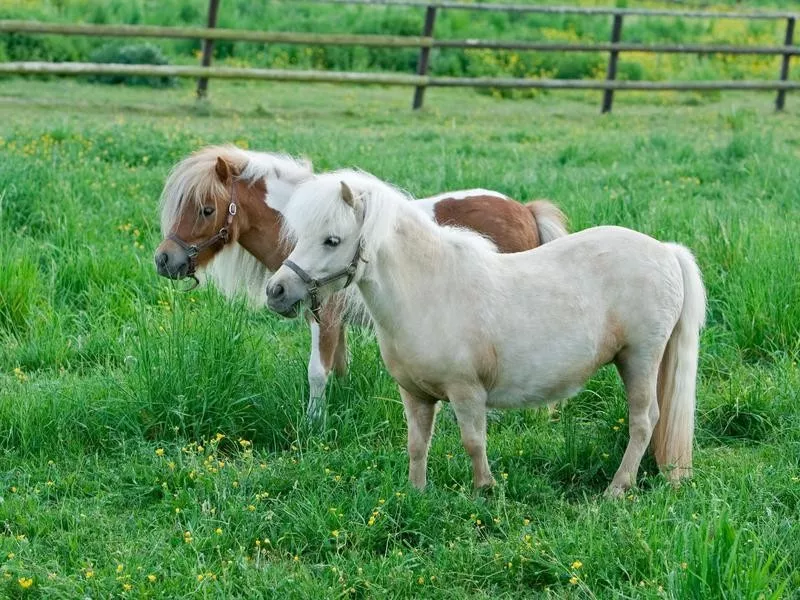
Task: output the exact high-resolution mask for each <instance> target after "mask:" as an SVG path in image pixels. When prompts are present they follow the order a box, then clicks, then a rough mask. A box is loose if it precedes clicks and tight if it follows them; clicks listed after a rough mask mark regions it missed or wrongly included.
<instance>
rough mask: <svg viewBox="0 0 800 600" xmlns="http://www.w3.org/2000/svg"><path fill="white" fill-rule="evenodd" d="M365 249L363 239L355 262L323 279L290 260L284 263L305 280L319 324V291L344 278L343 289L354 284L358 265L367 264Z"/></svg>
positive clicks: (313, 313)
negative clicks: (316, 277)
mask: <svg viewBox="0 0 800 600" xmlns="http://www.w3.org/2000/svg"><path fill="white" fill-rule="evenodd" d="M363 249H364V241H363V240H362V239H359V240H358V246H357V247H356V252H355V254H354V255H353V260H351V261H350V264H349V265H347V266H346V267H345V268H344V269H342V270H341V271H337V272H336V273H333V274H332V275H328V276H327V277H323V278H322V279H314V278H313V277H311V275H309V274H308V273H306V272H305V271H304V270H303V269H302V268H301V267H300V266H298V265H297V264H296V263H294V262H293V261H291V260H289V259H288V258H287V259H286V260H285V261H283V264H284V265H286V266H287V267H289V268H290V269H291V270H292V271H294V272H295V273H297V276H298V277H300V279H302V280H303V283H305V284H306V288H307V289H308V297H309V298H310V299H311V309H310V310H311V315H312V316H313V317H314V320H315V321H316V322H317V323H319V309H320V303H319V295H318V292H319V289H320V288H322V287H324V286H326V285H328V284H329V283H331V282H334V281H336V280H338V279H341V278H342V277H347V281H345V282H344V286H343V287H342V289H344V288H346V287H347V286H349V285H350V284H351V283H353V279H354V278H355V276H356V271H357V270H358V263H359V262H360V261H362V260H363V261H364V262H367V261H366V260H365V259H364V258H363V257H362V256H361V252H363Z"/></svg>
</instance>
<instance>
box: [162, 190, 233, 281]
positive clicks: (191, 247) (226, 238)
mask: <svg viewBox="0 0 800 600" xmlns="http://www.w3.org/2000/svg"><path fill="white" fill-rule="evenodd" d="M237 209H238V206H237V204H236V187H235V186H234V185H233V183H231V202H230V204H228V214H227V215H226V217H225V224H224V225H223V226H222V227H221V228H220V230H219V231H218V232H217V233H215V234H214V235H212V236H211V237H210V238H208V239H207V240H204V241H202V242H200V243H199V244H187V243H186V242H185V241H184V240H182V239H181V238H180V237H178V235H177V234H176V233H174V232H173V233H170V234H169V235H168V236H167V239H170V240H172V241H173V242H175V243H176V244H178V246H180V247H181V248H182V249H183V251H184V252H186V256H187V258H188V263H189V266H188V268H187V270H186V276H187V277H188V278H190V279H193V280H194V285H192V287H190V288H188V289H186V290H184V291H186V292H189V291H191V290H193V289H194V288H196V287H197V286H198V285H200V280H199V279H197V276H196V275H195V273H196V272H197V256H198V255H199V254H200V253H201V252H203V251H204V250H206V249H208V248H211V247H212V246H214V245H215V244H218V243H220V242H222V245H223V246H224V245H225V244H227V243H228V242H230V241H231V224H232V223H233V217H235V216H236V211H237Z"/></svg>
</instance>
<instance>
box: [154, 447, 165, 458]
mask: <svg viewBox="0 0 800 600" xmlns="http://www.w3.org/2000/svg"><path fill="white" fill-rule="evenodd" d="M156 456H164V449H163V448H156Z"/></svg>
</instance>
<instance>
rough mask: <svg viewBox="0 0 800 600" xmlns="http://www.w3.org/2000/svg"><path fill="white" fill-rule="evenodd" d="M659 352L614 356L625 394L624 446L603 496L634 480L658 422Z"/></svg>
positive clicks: (617, 492) (618, 491) (614, 493)
mask: <svg viewBox="0 0 800 600" xmlns="http://www.w3.org/2000/svg"><path fill="white" fill-rule="evenodd" d="M659 358H660V354H659V356H656V357H648V356H642V355H637V356H631V353H629V352H628V353H626V355H625V356H620V357H618V358H617V369H619V372H620V375H621V376H622V381H623V382H624V383H625V392H626V394H627V396H628V435H629V440H628V447H627V448H626V449H625V454H624V455H623V457H622V463H620V465H619V469H617V472H616V474H615V475H614V478H613V479H612V480H611V484H610V485H609V486H608V488H607V489H606V496H608V497H610V498H617V497H619V496H621V495H623V494H624V493H625V491H626V490H628V489H629V488H630V487H631V486H633V485H634V484H635V483H636V474H637V473H638V471H639V464H640V463H641V461H642V457H643V456H644V453H645V450H647V446H648V444H649V443H650V437H651V436H652V435H653V430H654V429H655V426H656V422H658V402H657V400H656V381H657V378H658V363H659Z"/></svg>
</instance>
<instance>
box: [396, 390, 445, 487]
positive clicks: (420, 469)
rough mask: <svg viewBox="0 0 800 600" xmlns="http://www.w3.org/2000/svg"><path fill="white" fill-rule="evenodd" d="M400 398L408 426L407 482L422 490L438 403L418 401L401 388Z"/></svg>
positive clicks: (426, 480) (426, 476)
mask: <svg viewBox="0 0 800 600" xmlns="http://www.w3.org/2000/svg"><path fill="white" fill-rule="evenodd" d="M400 397H401V398H402V399H403V410H404V411H405V413H406V423H407V424H408V481H409V482H410V483H411V485H413V486H414V487H415V488H417V489H418V490H423V489H425V485H426V484H427V482H428V449H429V448H430V446H431V437H432V436H433V423H434V421H435V419H436V413H437V412H438V410H439V403H438V402H430V401H426V400H419V399H418V398H416V397H415V396H413V395H411V394H410V393H409V392H407V391H406V390H404V389H403V388H402V387H400Z"/></svg>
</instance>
